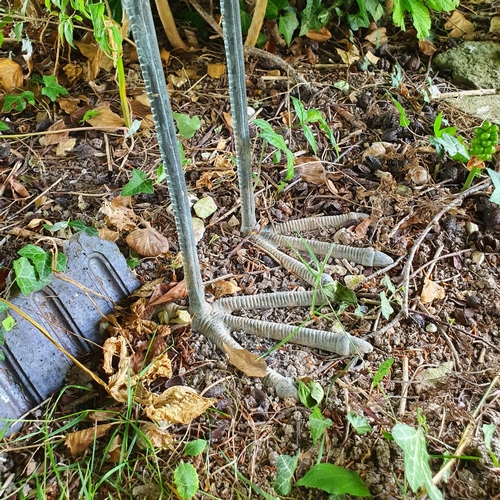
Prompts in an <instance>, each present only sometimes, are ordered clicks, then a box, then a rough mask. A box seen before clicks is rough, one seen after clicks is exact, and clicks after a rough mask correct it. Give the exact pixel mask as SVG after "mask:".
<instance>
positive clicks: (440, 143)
mask: <svg viewBox="0 0 500 500" xmlns="http://www.w3.org/2000/svg"><path fill="white" fill-rule="evenodd" d="M429 142H430V143H431V144H432V145H433V146H434V147H435V148H436V153H437V154H438V156H439V157H440V158H442V157H443V156H444V152H446V153H447V154H448V155H449V156H450V157H453V156H456V155H461V156H463V157H464V158H465V159H466V160H468V159H469V152H468V151H467V149H466V148H465V146H464V145H463V144H462V143H461V142H460V141H459V140H458V139H457V138H456V137H453V136H452V135H450V134H448V133H446V132H445V133H443V134H442V135H441V137H429Z"/></svg>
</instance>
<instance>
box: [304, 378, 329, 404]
mask: <svg viewBox="0 0 500 500" xmlns="http://www.w3.org/2000/svg"><path fill="white" fill-rule="evenodd" d="M298 395H299V400H300V402H301V403H302V404H303V405H304V406H306V407H307V408H314V407H315V406H317V405H319V404H320V403H321V401H323V398H324V396H325V391H323V387H321V384H319V383H318V382H315V381H314V380H311V381H309V382H308V383H307V384H305V383H304V382H302V380H300V379H299V380H298Z"/></svg>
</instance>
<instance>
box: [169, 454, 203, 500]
mask: <svg viewBox="0 0 500 500" xmlns="http://www.w3.org/2000/svg"><path fill="white" fill-rule="evenodd" d="M174 483H175V486H176V488H177V492H178V493H179V495H180V496H181V498H185V499H189V498H193V497H194V496H195V495H196V492H197V491H198V485H199V481H198V473H197V472H196V469H195V468H194V467H193V466H192V465H191V464H188V463H186V462H183V461H182V460H181V462H180V463H179V465H178V466H177V468H176V469H175V471H174Z"/></svg>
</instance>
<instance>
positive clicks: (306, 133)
mask: <svg viewBox="0 0 500 500" xmlns="http://www.w3.org/2000/svg"><path fill="white" fill-rule="evenodd" d="M302 131H303V132H304V137H305V138H306V140H307V142H308V143H309V145H310V146H311V149H312V150H313V152H314V154H315V155H317V154H318V145H317V144H316V138H315V137H314V134H313V131H312V130H311V128H310V127H308V126H307V125H302Z"/></svg>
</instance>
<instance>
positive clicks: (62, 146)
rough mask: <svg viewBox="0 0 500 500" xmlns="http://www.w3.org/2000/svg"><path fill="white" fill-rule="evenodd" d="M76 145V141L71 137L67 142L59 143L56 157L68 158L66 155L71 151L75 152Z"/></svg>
mask: <svg viewBox="0 0 500 500" xmlns="http://www.w3.org/2000/svg"><path fill="white" fill-rule="evenodd" d="M75 144H76V139H75V138H73V137H70V138H68V139H66V140H65V141H61V142H59V143H58V144H57V148H56V156H66V153H68V152H69V151H73V148H74V147H75Z"/></svg>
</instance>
